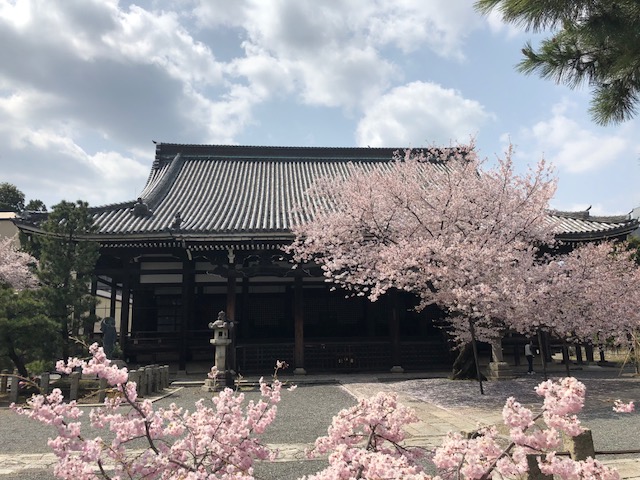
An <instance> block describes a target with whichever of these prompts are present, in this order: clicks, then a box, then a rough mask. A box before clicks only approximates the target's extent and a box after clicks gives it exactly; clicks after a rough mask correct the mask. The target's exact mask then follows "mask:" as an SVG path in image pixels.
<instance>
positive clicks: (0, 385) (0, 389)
mask: <svg viewBox="0 0 640 480" xmlns="http://www.w3.org/2000/svg"><path fill="white" fill-rule="evenodd" d="M1 373H2V376H1V377H0V393H7V385H8V382H9V377H8V375H9V370H7V369H4V370H2V372H1Z"/></svg>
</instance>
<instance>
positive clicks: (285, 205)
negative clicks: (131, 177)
mask: <svg viewBox="0 0 640 480" xmlns="http://www.w3.org/2000/svg"><path fill="white" fill-rule="evenodd" d="M396 150H398V149H392V148H315V147H314V148H304V147H302V148H297V147H244V146H206V145H175V144H158V145H157V147H156V160H155V162H154V165H153V167H152V171H151V174H150V176H149V179H148V181H147V185H146V186H145V188H144V189H143V191H142V193H141V195H140V197H141V198H142V200H143V201H144V203H146V204H147V206H148V208H149V209H150V210H151V211H152V214H151V215H149V216H136V215H134V214H133V213H132V207H133V205H134V203H135V202H133V201H132V202H128V203H126V204H118V205H111V206H109V205H107V206H105V207H99V208H96V209H95V213H96V216H95V220H96V223H97V224H98V225H99V226H100V233H101V234H102V235H110V236H120V235H134V236H135V235H142V234H145V235H152V236H156V235H161V234H162V233H168V232H169V231H170V230H171V232H172V233H177V232H179V233H180V234H181V236H190V237H199V236H207V237H214V236H217V237H223V236H227V237H228V236H229V235H231V236H235V235H240V236H242V235H250V236H254V235H259V234H262V235H276V236H278V235H279V236H280V237H281V238H282V237H283V236H288V235H289V232H290V229H291V227H292V226H294V225H296V224H298V223H299V222H301V221H303V220H305V219H308V218H309V217H310V216H312V215H313V213H314V212H315V211H316V210H317V208H318V205H314V204H311V203H308V201H307V199H306V197H305V196H304V192H305V191H306V190H307V188H309V187H310V186H311V184H312V183H313V182H314V181H315V180H316V179H318V178H320V177H323V176H346V175H349V173H350V170H351V169H365V170H366V169H371V168H374V167H375V166H381V167H383V168H384V166H385V165H387V164H388V163H389V160H390V159H391V158H392V156H393V153H394V151H396ZM430 165H432V166H433V168H446V167H445V165H444V164H443V163H442V162H436V161H434V162H432V163H430ZM295 205H302V208H300V209H295V208H294V206H295ZM176 213H179V214H180V223H179V226H178V225H177V224H174V222H175V219H176ZM172 225H173V226H172Z"/></svg>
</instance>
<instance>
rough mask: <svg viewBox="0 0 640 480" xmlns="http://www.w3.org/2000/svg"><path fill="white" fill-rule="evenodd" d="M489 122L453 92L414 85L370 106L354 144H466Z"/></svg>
mask: <svg viewBox="0 0 640 480" xmlns="http://www.w3.org/2000/svg"><path fill="white" fill-rule="evenodd" d="M492 118H493V115H492V114H490V113H488V112H486V110H485V109H484V107H483V106H482V105H481V104H480V103H479V102H477V101H475V100H469V99H466V98H464V97H462V96H461V94H460V93H459V92H457V91H455V90H452V89H445V88H443V87H441V86H439V85H435V84H432V83H424V82H413V83H410V84H408V85H404V86H401V87H397V88H395V89H393V90H392V91H391V92H389V93H388V94H386V95H384V96H383V97H381V98H380V99H379V100H378V101H377V102H375V103H373V104H372V105H371V107H370V108H369V109H368V110H367V111H366V112H365V116H364V117H363V118H362V119H361V120H360V123H359V125H358V129H357V133H356V142H357V144H358V145H360V146H367V145H368V146H371V147H374V146H375V147H379V146H398V147H400V146H410V147H418V146H425V145H430V144H431V143H435V144H449V143H450V142H462V143H465V142H467V141H468V140H469V138H470V137H471V136H474V135H475V134H476V133H477V132H478V130H479V128H480V127H481V126H482V125H483V124H484V123H485V122H487V121H488V120H490V119H492Z"/></svg>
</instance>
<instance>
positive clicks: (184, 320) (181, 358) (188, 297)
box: [178, 258, 195, 370]
mask: <svg viewBox="0 0 640 480" xmlns="http://www.w3.org/2000/svg"><path fill="white" fill-rule="evenodd" d="M194 285H195V278H194V265H193V260H191V259H188V258H185V259H184V260H183V262H182V315H180V325H179V332H178V364H179V365H178V368H179V369H180V370H185V369H186V368H187V353H188V347H189V344H188V335H189V330H190V329H191V328H192V326H193V322H192V320H191V316H192V311H193V308H192V304H193V290H194Z"/></svg>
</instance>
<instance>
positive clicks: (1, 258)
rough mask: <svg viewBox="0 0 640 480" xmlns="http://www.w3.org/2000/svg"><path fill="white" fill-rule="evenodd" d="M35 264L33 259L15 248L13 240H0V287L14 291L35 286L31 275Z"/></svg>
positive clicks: (6, 238)
mask: <svg viewBox="0 0 640 480" xmlns="http://www.w3.org/2000/svg"><path fill="white" fill-rule="evenodd" d="M36 264H37V260H36V259H35V258H33V257H32V256H31V255H29V254H28V253H25V252H21V251H19V250H18V249H17V248H16V246H15V244H14V239H13V238H11V237H5V238H0V286H1V285H8V286H9V287H11V288H15V289H16V290H22V289H24V288H33V287H35V286H37V285H38V280H37V279H36V277H35V275H34V273H33V267H34V266H35V265H36Z"/></svg>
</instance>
